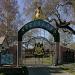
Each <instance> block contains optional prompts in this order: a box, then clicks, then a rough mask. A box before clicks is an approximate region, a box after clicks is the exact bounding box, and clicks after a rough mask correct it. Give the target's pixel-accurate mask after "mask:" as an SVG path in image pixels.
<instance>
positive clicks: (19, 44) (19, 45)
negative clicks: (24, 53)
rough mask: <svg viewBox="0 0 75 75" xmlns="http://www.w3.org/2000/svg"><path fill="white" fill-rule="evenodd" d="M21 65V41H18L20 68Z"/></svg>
mask: <svg viewBox="0 0 75 75" xmlns="http://www.w3.org/2000/svg"><path fill="white" fill-rule="evenodd" d="M20 65H21V41H18V66H20Z"/></svg>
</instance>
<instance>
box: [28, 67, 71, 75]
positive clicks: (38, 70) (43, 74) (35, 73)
mask: <svg viewBox="0 0 75 75" xmlns="http://www.w3.org/2000/svg"><path fill="white" fill-rule="evenodd" d="M28 70H29V75H71V74H69V73H67V72H63V71H62V68H56V67H52V68H50V67H29V68H28Z"/></svg>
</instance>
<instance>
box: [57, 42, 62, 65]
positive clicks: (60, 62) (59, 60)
mask: <svg viewBox="0 0 75 75" xmlns="http://www.w3.org/2000/svg"><path fill="white" fill-rule="evenodd" d="M58 64H62V54H61V48H60V43H59V57H58Z"/></svg>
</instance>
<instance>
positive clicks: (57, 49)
mask: <svg viewBox="0 0 75 75" xmlns="http://www.w3.org/2000/svg"><path fill="white" fill-rule="evenodd" d="M58 59H59V42H55V54H54V65H58Z"/></svg>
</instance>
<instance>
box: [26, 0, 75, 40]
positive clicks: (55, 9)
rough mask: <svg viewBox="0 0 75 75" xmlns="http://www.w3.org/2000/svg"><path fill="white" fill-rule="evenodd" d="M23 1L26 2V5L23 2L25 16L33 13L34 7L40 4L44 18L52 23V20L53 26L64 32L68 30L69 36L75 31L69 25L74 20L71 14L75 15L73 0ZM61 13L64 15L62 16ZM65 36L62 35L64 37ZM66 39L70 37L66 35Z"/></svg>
mask: <svg viewBox="0 0 75 75" xmlns="http://www.w3.org/2000/svg"><path fill="white" fill-rule="evenodd" d="M25 3H27V6H26V4H25V7H26V8H25V13H26V16H27V15H30V14H32V15H33V14H34V10H35V9H36V7H37V6H40V5H41V8H42V11H43V13H44V15H45V17H46V18H45V19H46V20H47V21H48V22H49V23H51V24H52V22H53V24H52V25H53V26H54V25H55V27H56V28H57V29H58V30H59V29H61V30H63V31H64V32H66V33H67V32H68V33H69V34H70V37H72V34H75V31H74V30H73V29H72V28H71V27H70V24H71V23H73V20H74V19H73V16H75V15H74V8H75V7H74V2H73V1H70V0H60V1H59V0H33V1H32V0H31V2H29V1H26V0H25ZM69 9H70V10H69ZM32 15H31V17H32ZM63 15H65V17H63ZM67 17H68V18H67ZM69 18H70V19H69ZM61 34H63V33H61ZM69 34H68V35H69ZM66 36H67V35H66ZM66 36H64V38H65V37H66ZM61 37H62V36H61ZM67 39H70V38H69V37H67ZM67 39H66V40H67ZM71 40H72V39H71Z"/></svg>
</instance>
